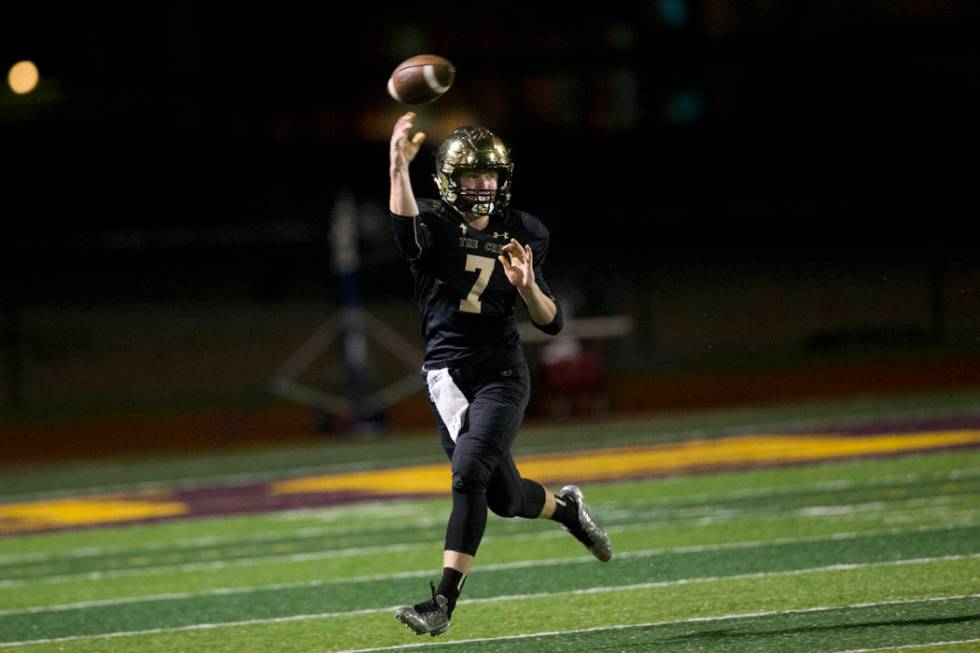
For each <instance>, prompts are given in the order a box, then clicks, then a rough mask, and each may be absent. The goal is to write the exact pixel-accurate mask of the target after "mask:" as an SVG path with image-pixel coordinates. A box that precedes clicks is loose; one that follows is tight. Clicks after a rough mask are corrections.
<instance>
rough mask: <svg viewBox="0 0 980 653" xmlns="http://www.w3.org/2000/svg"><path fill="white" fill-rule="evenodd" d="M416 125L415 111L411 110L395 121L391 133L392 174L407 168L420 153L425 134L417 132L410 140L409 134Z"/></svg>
mask: <svg viewBox="0 0 980 653" xmlns="http://www.w3.org/2000/svg"><path fill="white" fill-rule="evenodd" d="M414 126H415V113H414V112H413V111H409V112H408V113H406V114H405V115H404V116H402V117H401V118H399V119H398V122H396V123H395V129H394V130H393V131H392V133H391V152H390V157H391V172H392V174H394V173H395V172H399V171H402V170H406V169H407V168H408V164H409V163H411V162H412V159H414V158H415V155H416V154H418V153H419V148H420V147H421V146H422V143H423V141H425V134H424V133H423V132H418V133H416V134H415V135H414V136H412V138H411V140H409V138H408V134H409V132H411V131H412V127H414Z"/></svg>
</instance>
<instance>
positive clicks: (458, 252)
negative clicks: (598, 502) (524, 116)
mask: <svg viewBox="0 0 980 653" xmlns="http://www.w3.org/2000/svg"><path fill="white" fill-rule="evenodd" d="M414 121H415V114H414V113H406V114H405V115H403V116H402V117H401V118H400V119H399V120H398V122H397V123H396V124H395V127H394V130H393V132H392V136H391V150H390V177H391V196H390V203H389V209H390V212H391V223H392V227H393V229H394V233H395V242H396V244H397V247H398V250H399V251H400V253H401V254H402V256H403V257H404V258H406V259H407V260H408V262H409V265H410V267H411V270H412V274H413V275H414V278H415V294H416V297H417V300H418V304H419V309H420V310H421V313H422V335H423V338H424V339H425V361H424V365H423V368H422V372H423V375H424V377H425V381H426V384H427V385H428V390H429V393H428V394H429V403H430V407H431V409H432V414H433V416H434V418H435V421H436V424H437V425H438V427H439V431H440V433H441V435H442V446H443V448H444V449H445V451H446V453H447V454H448V456H449V458H450V460H451V461H452V512H451V514H450V516H449V524H448V526H447V528H446V540H445V550H444V552H443V570H442V579H441V580H440V581H439V584H438V586H436V585H435V584H434V583H432V598H430V599H428V600H426V601H423V602H421V603H416V604H415V605H411V606H405V607H401V608H399V609H398V610H397V612H396V613H395V616H396V618H397V619H398V620H399V621H401V622H402V623H404V624H405V625H406V626H408V627H409V628H411V629H412V630H413V631H415V632H416V633H417V634H420V635H421V634H424V633H429V634H430V635H433V636H435V635H438V634H440V633H443V632H445V631H446V629H447V628H448V627H449V621H450V618H451V617H452V613H453V610H454V608H455V607H456V602H457V600H458V599H459V594H460V590H461V589H462V587H463V582H464V580H465V578H466V575H467V573H468V572H469V570H470V567H471V565H472V564H473V557H474V556H475V555H476V551H477V548H478V547H479V545H480V540H481V539H482V537H483V532H484V529H485V528H486V523H487V508H489V509H490V510H492V511H493V512H494V513H496V514H497V515H500V516H501V517H525V518H528V519H552V520H554V521H557V522H558V523H560V524H561V525H562V526H563V527H564V528H565V529H566V530H568V531H569V532H570V533H571V534H572V535H574V536H575V537H576V538H577V539H578V540H579V541H581V542H582V543H583V544H584V545H585V546H586V547H587V548H588V549H589V550H590V551H591V552H592V553H593V554H594V555H595V557H596V558H598V559H599V560H602V561H608V560H609V559H610V558H611V557H612V546H611V544H610V541H609V537H608V535H607V534H606V532H605V530H603V529H602V527H600V526H599V525H598V524H597V523H596V521H595V519H593V517H592V515H591V514H590V513H589V510H588V509H587V508H586V505H585V501H584V500H583V497H582V492H581V491H580V490H579V488H578V487H576V486H574V485H569V486H566V487H564V488H562V489H561V491H559V492H558V494H557V495H555V494H552V493H551V492H548V491H547V490H546V489H545V488H544V487H543V486H542V485H541V484H540V483H538V482H536V481H532V480H530V479H527V478H523V477H522V476H521V474H520V472H519V471H518V469H517V467H516V466H515V465H514V460H513V458H512V457H511V454H510V449H511V446H512V445H513V443H514V439H515V437H516V436H517V431H518V429H519V428H520V425H521V421H522V419H523V416H524V409H525V408H526V407H527V403H528V398H529V395H530V387H529V380H528V368H527V363H526V361H525V358H524V353H523V351H522V350H521V347H520V343H519V341H518V335H517V323H516V320H515V316H514V306H515V304H516V302H517V298H518V297H520V298H521V300H522V301H523V302H524V303H525V305H526V306H527V309H528V313H529V314H530V316H531V321H532V323H533V324H534V325H535V326H536V327H537V328H539V329H541V330H542V331H544V332H545V333H548V334H551V335H554V334H557V333H558V332H559V331H560V330H561V328H562V312H561V307H560V306H559V304H558V302H557V301H556V300H555V297H554V295H553V293H552V292H551V290H550V289H549V288H548V284H547V283H546V282H545V279H544V275H543V273H542V266H543V265H544V262H545V258H546V256H547V254H548V239H549V234H548V230H547V229H546V228H545V226H544V225H543V224H541V222H540V221H539V220H538V219H537V218H535V217H533V216H531V215H529V214H527V213H525V212H523V211H518V210H515V209H512V208H509V206H508V203H509V201H510V196H511V178H512V175H513V169H514V164H513V163H512V162H511V158H510V152H509V150H508V149H507V148H506V146H505V145H504V143H503V142H502V141H501V140H500V138H498V137H497V135H496V134H494V133H493V132H492V131H490V130H489V129H485V128H482V127H461V128H459V129H457V130H456V131H454V132H453V133H452V134H451V135H450V136H449V137H448V138H447V139H446V140H445V141H444V142H443V143H442V144H441V145H440V147H439V150H438V153H437V156H436V170H435V175H434V178H435V182H436V186H437V187H438V190H439V196H440V199H439V200H427V199H418V200H416V198H415V194H414V192H413V189H412V184H411V180H410V178H409V164H410V163H411V162H412V160H413V159H414V158H415V156H416V154H418V151H419V148H420V146H421V145H422V142H423V141H424V140H425V134H424V133H422V132H418V133H415V134H414V135H411V132H412V130H413V127H414ZM410 136H411V137H410Z"/></svg>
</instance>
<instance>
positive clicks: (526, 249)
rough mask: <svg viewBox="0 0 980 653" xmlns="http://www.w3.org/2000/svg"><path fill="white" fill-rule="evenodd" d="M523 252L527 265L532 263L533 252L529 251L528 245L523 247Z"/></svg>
mask: <svg viewBox="0 0 980 653" xmlns="http://www.w3.org/2000/svg"><path fill="white" fill-rule="evenodd" d="M524 251H525V252H527V262H528V265H530V264H532V263H534V252H532V251H531V246H530V245H525V246H524Z"/></svg>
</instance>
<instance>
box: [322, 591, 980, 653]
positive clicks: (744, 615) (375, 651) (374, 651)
mask: <svg viewBox="0 0 980 653" xmlns="http://www.w3.org/2000/svg"><path fill="white" fill-rule="evenodd" d="M977 596H980V595H977V594H971V595H966V596H939V597H929V598H925V599H907V600H902V601H881V602H879V603H852V604H850V605H832V606H819V607H815V608H803V609H800V610H779V611H774V610H772V611H766V612H740V613H736V614H729V615H721V616H716V617H692V618H689V619H672V620H667V621H649V622H646V623H640V624H620V625H616V626H595V627H593V628H577V629H575V630H546V631H541V632H537V633H522V634H520V635H501V636H499V637H475V638H473V639H457V640H451V641H445V642H427V643H424V644H399V645H395V646H376V647H373V648H357V649H346V650H343V651H333V652H329V653H379V652H380V651H399V650H403V649H419V648H433V647H437V646H456V645H459V644H477V643H483V642H505V641H510V640H516V639H535V638H538V637H561V636H563V635H581V634H585V633H599V632H609V631H617V630H629V629H632V628H650V627H656V626H676V625H679V624H691V623H711V622H715V621H726V620H734V619H755V618H759V617H780V616H783V615H789V614H809V613H813V612H828V611H831V610H845V609H860V608H875V607H881V606H885V605H906V604H909V603H924V602H927V601H932V602H938V601H955V600H960V599H972V598H976V597H977ZM972 642H980V639H961V640H955V641H942V642H927V643H924V644H903V645H900V646H889V647H885V648H862V649H852V650H849V651H835V652H834V653H872V652H874V651H897V650H901V649H907V648H918V647H920V646H935V645H939V644H967V643H972Z"/></svg>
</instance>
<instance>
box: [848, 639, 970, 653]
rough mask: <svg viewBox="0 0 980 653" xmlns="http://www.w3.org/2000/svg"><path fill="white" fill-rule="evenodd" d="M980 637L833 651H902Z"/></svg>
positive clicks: (966, 641) (872, 652)
mask: <svg viewBox="0 0 980 653" xmlns="http://www.w3.org/2000/svg"><path fill="white" fill-rule="evenodd" d="M977 642H980V639H953V640H948V641H942V642H923V643H921V644H898V645H896V646H882V647H879V648H852V649H848V650H846V651H833V653H875V652H876V651H901V650H904V649H910V648H925V647H926V646H947V645H953V644H974V643H977Z"/></svg>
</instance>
